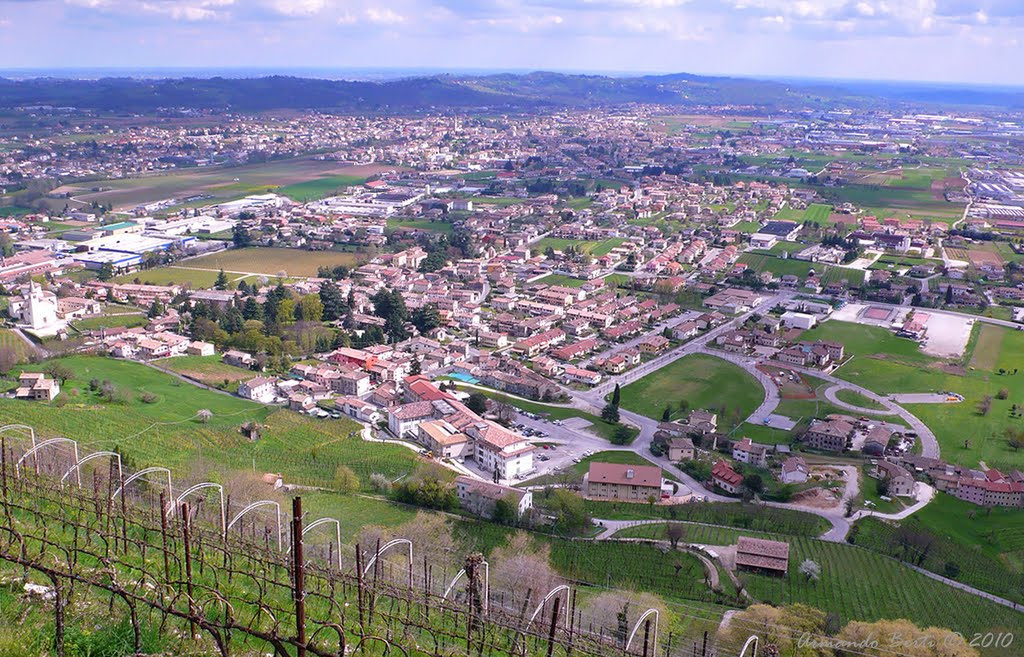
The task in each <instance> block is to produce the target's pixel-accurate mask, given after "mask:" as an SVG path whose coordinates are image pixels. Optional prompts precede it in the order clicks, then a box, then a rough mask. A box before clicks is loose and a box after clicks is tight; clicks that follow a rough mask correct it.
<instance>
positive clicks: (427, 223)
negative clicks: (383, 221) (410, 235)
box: [388, 218, 453, 235]
mask: <svg viewBox="0 0 1024 657" xmlns="http://www.w3.org/2000/svg"><path fill="white" fill-rule="evenodd" d="M395 228H415V229H416V230H431V231H434V232H435V233H444V234H445V235H451V234H452V229H453V226H452V224H451V223H449V222H447V221H431V220H430V219H396V218H392V219H388V229H392V230H393V229H395Z"/></svg>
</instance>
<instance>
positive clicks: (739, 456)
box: [732, 438, 768, 468]
mask: <svg viewBox="0 0 1024 657" xmlns="http://www.w3.org/2000/svg"><path fill="white" fill-rule="evenodd" d="M732 458H733V459H734V460H736V461H739V462H740V463H746V464H748V465H753V466H755V467H758V468H763V467H765V465H766V463H767V460H768V448H767V447H765V446H764V445H759V444H757V443H755V442H753V441H752V440H751V439H750V438H743V439H742V440H738V441H736V442H735V443H733V446H732Z"/></svg>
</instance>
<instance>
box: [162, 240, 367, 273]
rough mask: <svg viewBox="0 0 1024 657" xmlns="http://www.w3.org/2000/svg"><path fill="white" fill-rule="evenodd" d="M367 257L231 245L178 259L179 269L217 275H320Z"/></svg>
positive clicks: (333, 252)
mask: <svg viewBox="0 0 1024 657" xmlns="http://www.w3.org/2000/svg"><path fill="white" fill-rule="evenodd" d="M362 261H363V258H362V256H360V254H358V253H345V252H339V251H302V250H299V249H283V248H277V247H250V248H245V249H228V250H227V251H221V252H218V253H213V254H210V255H205V256H199V257H198V258H192V259H189V260H185V261H183V262H180V263H178V268H179V269H189V270H205V271H208V272H212V273H213V275H214V279H216V276H217V273H218V271H219V270H221V269H223V270H224V271H225V272H231V273H237V274H256V275H263V276H277V275H278V274H280V273H282V272H283V273H284V275H285V276H286V277H287V276H316V274H317V269H318V268H320V267H336V266H338V265H344V266H346V267H355V266H357V265H359V264H360V263H361V262H362Z"/></svg>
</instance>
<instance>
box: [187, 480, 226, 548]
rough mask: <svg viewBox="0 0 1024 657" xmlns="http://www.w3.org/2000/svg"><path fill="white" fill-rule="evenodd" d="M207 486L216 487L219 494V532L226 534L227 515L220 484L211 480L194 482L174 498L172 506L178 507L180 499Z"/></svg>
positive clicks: (222, 488)
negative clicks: (199, 482)
mask: <svg viewBox="0 0 1024 657" xmlns="http://www.w3.org/2000/svg"><path fill="white" fill-rule="evenodd" d="M207 488H216V489H217V493H218V494H219V495H220V532H221V535H222V536H227V532H228V524H227V517H226V515H225V514H226V510H225V508H224V487H223V486H221V485H220V484H215V483H213V482H212V481H204V482H203V483H201V484H196V485H195V486H192V487H191V488H188V489H186V490H185V491H184V492H183V493H182V494H181V495H179V496H178V499H176V500H174V507H175V508H180V507H181V502H182V500H184V499H185V498H186V497H188V496H189V495H191V494H192V493H195V492H197V491H201V490H204V489H207Z"/></svg>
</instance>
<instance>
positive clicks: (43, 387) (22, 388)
mask: <svg viewBox="0 0 1024 657" xmlns="http://www.w3.org/2000/svg"><path fill="white" fill-rule="evenodd" d="M59 394H60V384H59V383H57V381H56V380H55V379H48V378H46V375H45V374H43V373H42V372H22V373H21V376H19V377H18V389H17V390H15V391H14V396H15V397H16V398H17V399H33V400H36V401H53V398H54V397H56V396H57V395H59Z"/></svg>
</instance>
